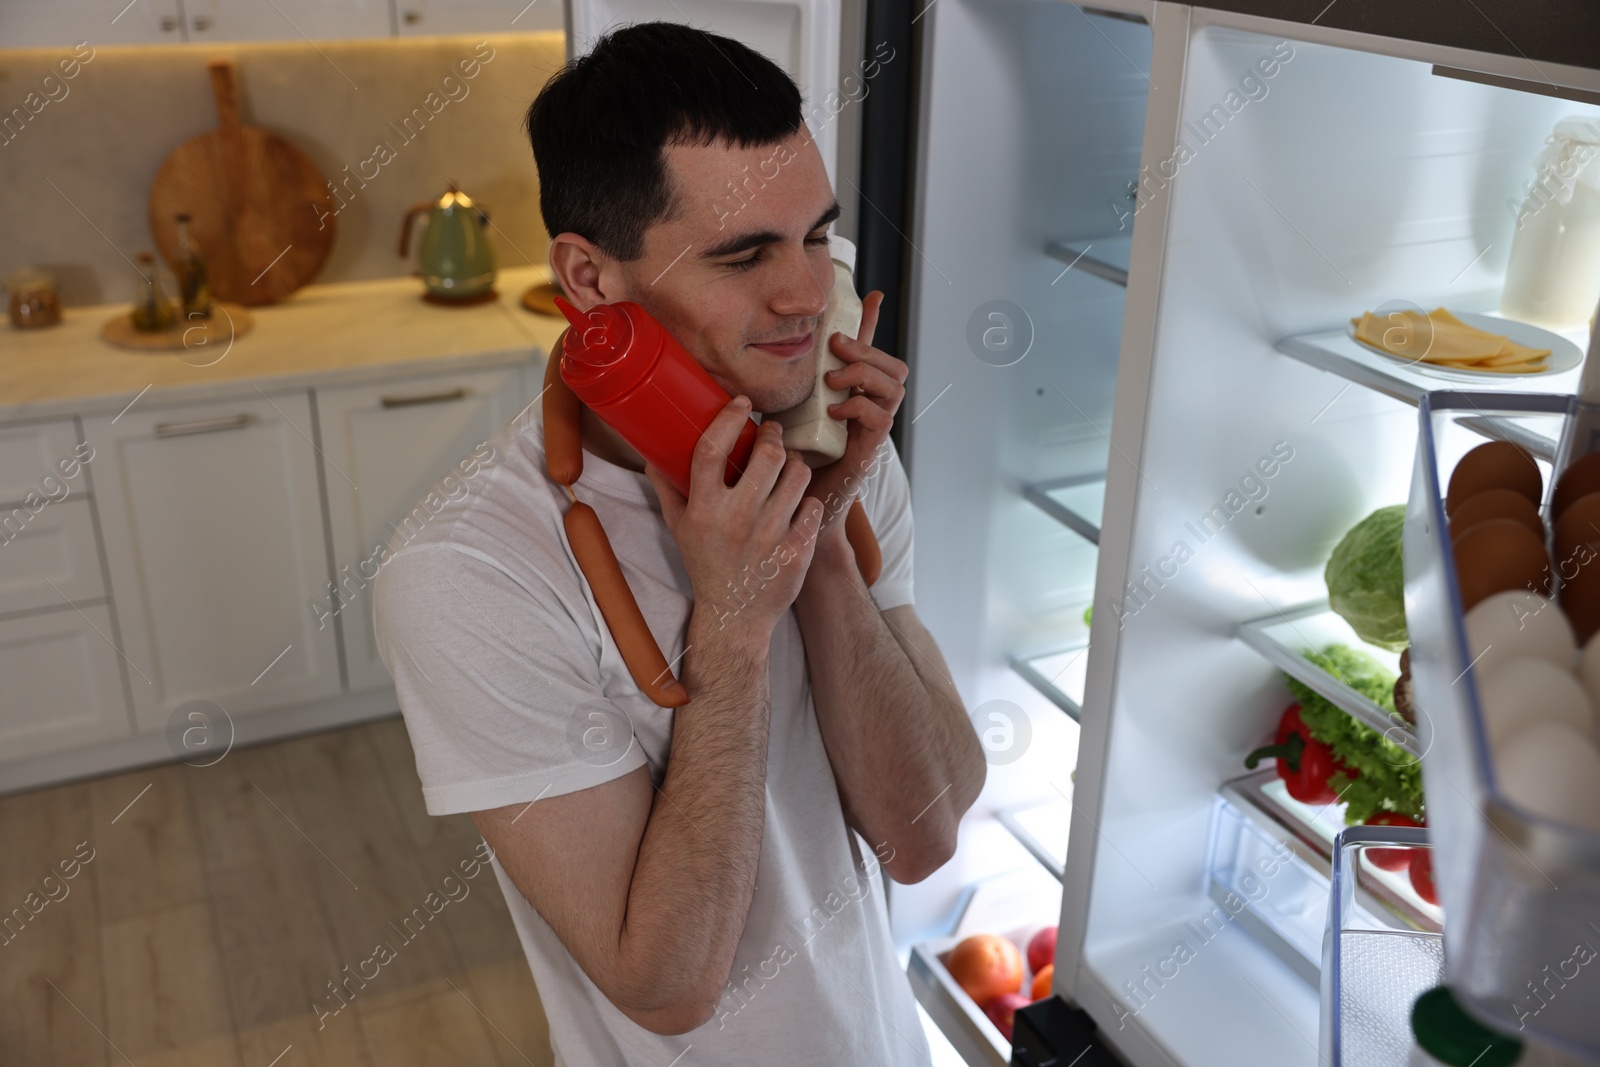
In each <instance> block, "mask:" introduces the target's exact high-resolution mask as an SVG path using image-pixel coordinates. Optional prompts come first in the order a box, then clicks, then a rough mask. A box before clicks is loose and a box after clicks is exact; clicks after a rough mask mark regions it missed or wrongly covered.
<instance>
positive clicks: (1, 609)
mask: <svg viewBox="0 0 1600 1067" xmlns="http://www.w3.org/2000/svg"><path fill="white" fill-rule="evenodd" d="M104 595H105V583H104V582H103V581H102V578H101V572H100V553H99V551H98V550H97V549H96V547H95V540H94V516H93V515H92V514H91V513H90V511H89V502H88V501H87V500H83V499H73V498H72V497H65V498H63V499H61V500H60V501H59V502H57V503H46V504H44V505H43V506H42V507H41V508H40V509H39V510H38V512H37V513H35V512H33V511H32V510H31V509H29V508H28V507H23V506H19V507H15V508H12V507H7V508H4V509H3V510H0V615H8V614H11V613H13V612H18V611H34V610H37V609H41V608H64V609H69V610H70V608H71V606H72V605H77V604H81V603H82V602H83V601H85V600H95V599H98V598H100V597H103V596H104Z"/></svg>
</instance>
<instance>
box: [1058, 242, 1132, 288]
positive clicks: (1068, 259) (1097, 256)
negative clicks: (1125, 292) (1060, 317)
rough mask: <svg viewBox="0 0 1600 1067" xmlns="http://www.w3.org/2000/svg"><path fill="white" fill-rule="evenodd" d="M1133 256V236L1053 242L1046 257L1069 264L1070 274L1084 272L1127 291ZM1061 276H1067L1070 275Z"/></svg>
mask: <svg viewBox="0 0 1600 1067" xmlns="http://www.w3.org/2000/svg"><path fill="white" fill-rule="evenodd" d="M1132 252H1133V235H1132V234H1126V235H1122V236H1117V237H1095V238H1093V239H1088V240H1077V241H1052V242H1050V243H1049V244H1047V245H1045V246H1044V254H1045V255H1047V256H1049V257H1050V258H1051V259H1056V260H1060V261H1061V262H1062V263H1065V264H1066V265H1067V270H1081V271H1083V272H1084V273H1086V274H1092V275H1094V276H1095V277H1096V278H1104V279H1105V280H1106V281H1108V282H1110V283H1112V284H1113V285H1120V286H1122V287H1123V288H1124V289H1126V288H1127V287H1128V257H1129V255H1130V254H1131V253H1132ZM1061 273H1062V274H1065V273H1066V271H1062V272H1061Z"/></svg>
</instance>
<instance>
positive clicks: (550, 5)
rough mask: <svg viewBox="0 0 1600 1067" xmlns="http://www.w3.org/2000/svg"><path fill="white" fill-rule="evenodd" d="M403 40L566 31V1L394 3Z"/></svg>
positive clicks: (412, 0) (431, 0)
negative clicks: (563, 2) (455, 34)
mask: <svg viewBox="0 0 1600 1067" xmlns="http://www.w3.org/2000/svg"><path fill="white" fill-rule="evenodd" d="M393 3H394V7H395V25H396V27H397V28H398V30H399V33H400V36H401V37H426V36H429V35H431V34H439V33H512V32H518V31H521V32H531V31H534V30H560V29H565V28H566V24H567V22H566V14H565V12H564V10H563V4H562V0H393Z"/></svg>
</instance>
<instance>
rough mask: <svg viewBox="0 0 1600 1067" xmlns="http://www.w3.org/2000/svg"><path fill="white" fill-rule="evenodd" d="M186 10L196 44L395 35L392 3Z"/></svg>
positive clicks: (249, 0)
mask: <svg viewBox="0 0 1600 1067" xmlns="http://www.w3.org/2000/svg"><path fill="white" fill-rule="evenodd" d="M140 2H141V3H142V2H143V0H140ZM541 2H545V0H541ZM183 10H184V14H185V15H186V16H187V17H188V35H189V40H191V41H302V40H312V41H317V40H330V39H351V38H359V37H391V36H393V35H394V27H393V23H392V21H391V16H390V5H389V0H272V2H271V3H261V2H260V0H184V3H183Z"/></svg>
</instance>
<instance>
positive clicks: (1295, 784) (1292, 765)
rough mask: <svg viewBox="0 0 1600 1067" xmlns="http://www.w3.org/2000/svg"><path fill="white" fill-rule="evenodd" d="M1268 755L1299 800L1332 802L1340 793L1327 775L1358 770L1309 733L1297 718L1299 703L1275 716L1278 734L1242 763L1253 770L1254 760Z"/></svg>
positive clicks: (1298, 716)
mask: <svg viewBox="0 0 1600 1067" xmlns="http://www.w3.org/2000/svg"><path fill="white" fill-rule="evenodd" d="M1268 756H1272V757H1274V758H1275V759H1277V761H1278V777H1279V778H1282V779H1283V781H1284V783H1285V785H1286V787H1287V789H1288V791H1289V795H1290V796H1291V797H1294V798H1295V799H1296V800H1298V801H1300V803H1302V804H1332V803H1333V802H1334V801H1336V800H1338V799H1339V794H1337V793H1335V792H1334V791H1333V789H1332V788H1330V787H1329V785H1328V779H1330V778H1332V777H1333V776H1334V775H1335V774H1340V773H1342V774H1344V775H1346V776H1347V777H1350V778H1354V777H1356V773H1357V772H1355V771H1353V770H1351V769H1350V768H1348V767H1346V766H1345V765H1344V763H1343V762H1342V761H1341V760H1339V759H1338V758H1336V757H1335V756H1334V754H1333V750H1332V749H1330V748H1329V747H1328V746H1327V745H1324V744H1323V743H1322V742H1321V741H1318V740H1317V739H1316V738H1314V737H1312V736H1311V731H1310V730H1308V729H1306V724H1305V723H1303V722H1301V721H1300V705H1299V704H1290V705H1289V709H1288V710H1287V711H1285V712H1284V713H1283V718H1282V719H1279V720H1278V736H1277V737H1276V738H1274V740H1273V743H1272V744H1270V745H1267V746H1265V747H1264V748H1258V749H1256V750H1255V751H1254V752H1252V753H1250V754H1249V755H1248V756H1246V757H1245V758H1244V765H1245V766H1246V767H1248V768H1250V769H1251V770H1255V767H1256V764H1257V763H1259V762H1261V761H1262V760H1263V759H1265V758H1266V757H1268Z"/></svg>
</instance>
